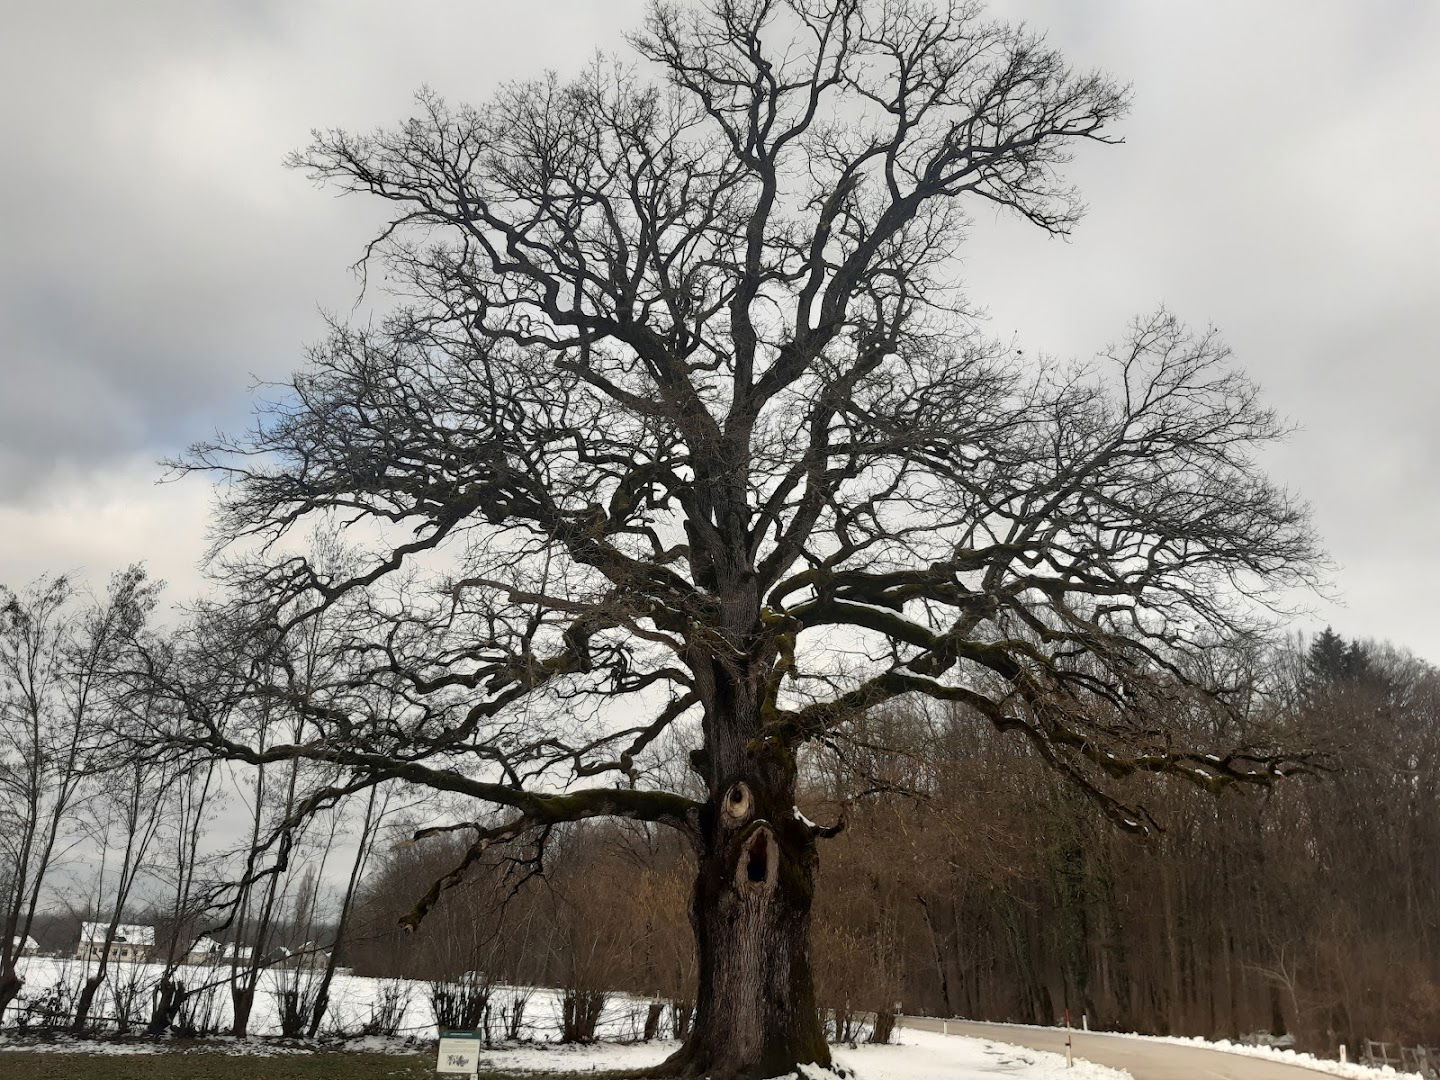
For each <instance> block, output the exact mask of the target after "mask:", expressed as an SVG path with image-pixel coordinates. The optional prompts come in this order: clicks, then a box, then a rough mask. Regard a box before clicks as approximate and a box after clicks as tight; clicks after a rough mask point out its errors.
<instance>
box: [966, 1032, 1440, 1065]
mask: <svg viewBox="0 0 1440 1080" xmlns="http://www.w3.org/2000/svg"><path fill="white" fill-rule="evenodd" d="M978 1022H979V1023H984V1024H987V1025H989V1026H991V1027H1013V1028H1037V1027H1039V1025H1035V1024H1006V1023H1002V1022H1000V1021H996V1020H984V1021H978ZM1039 1029H1040V1030H1044V1031H1049V1030H1053V1029H1051V1028H1044V1027H1040V1028H1039ZM1086 1034H1089V1035H1105V1036H1108V1037H1110V1038H1114V1039H1145V1040H1147V1041H1149V1042H1161V1043H1174V1044H1175V1045H1177V1046H1199V1047H1203V1048H1205V1049H1206V1050H1223V1051H1225V1052H1226V1053H1227V1054H1241V1055H1243V1056H1245V1057H1257V1058H1266V1059H1268V1060H1270V1061H1278V1062H1282V1063H1283V1064H1286V1065H1299V1066H1302V1067H1303V1068H1306V1069H1314V1070H1315V1071H1316V1072H1322V1073H1328V1074H1329V1075H1331V1076H1341V1077H1344V1078H1345V1080H1424V1078H1423V1077H1422V1076H1421V1075H1420V1074H1419V1073H1412V1072H1399V1071H1397V1070H1395V1069H1393V1068H1391V1067H1390V1066H1389V1065H1382V1066H1380V1067H1378V1068H1376V1067H1374V1066H1370V1065H1357V1064H1356V1063H1355V1062H1345V1061H1334V1060H1332V1059H1330V1058H1322V1057H1316V1056H1315V1055H1314V1054H1304V1053H1301V1052H1299V1051H1297V1050H1287V1049H1282V1048H1280V1047H1275V1046H1252V1045H1250V1044H1248V1043H1237V1042H1231V1041H1230V1040H1229V1039H1205V1038H1201V1037H1200V1036H1199V1035H1142V1034H1140V1033H1139V1032H1136V1031H1090V1032H1086Z"/></svg>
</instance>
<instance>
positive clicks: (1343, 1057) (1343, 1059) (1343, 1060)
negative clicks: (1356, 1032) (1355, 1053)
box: [1340, 1043, 1350, 1065]
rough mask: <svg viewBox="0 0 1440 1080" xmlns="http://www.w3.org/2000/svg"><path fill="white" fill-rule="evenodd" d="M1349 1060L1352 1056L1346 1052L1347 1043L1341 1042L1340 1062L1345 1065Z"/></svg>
mask: <svg viewBox="0 0 1440 1080" xmlns="http://www.w3.org/2000/svg"><path fill="white" fill-rule="evenodd" d="M1349 1060H1350V1057H1349V1055H1348V1054H1346V1052H1345V1044H1344V1043H1341V1044H1340V1064H1342V1065H1344V1064H1345V1063H1346V1062H1348V1061H1349Z"/></svg>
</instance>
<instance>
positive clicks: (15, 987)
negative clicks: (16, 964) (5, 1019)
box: [0, 970, 25, 1016]
mask: <svg viewBox="0 0 1440 1080" xmlns="http://www.w3.org/2000/svg"><path fill="white" fill-rule="evenodd" d="M24 985H25V980H24V979H22V978H20V976H19V975H18V974H16V972H15V971H13V970H11V971H7V972H5V973H4V974H3V975H0V1016H3V1015H5V1010H6V1009H8V1008H9V1007H10V1003H11V1002H12V1001H14V1000H15V999H16V998H17V997H19V996H20V990H21V988H23V987H24Z"/></svg>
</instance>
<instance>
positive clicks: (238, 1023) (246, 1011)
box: [230, 984, 255, 1039]
mask: <svg viewBox="0 0 1440 1080" xmlns="http://www.w3.org/2000/svg"><path fill="white" fill-rule="evenodd" d="M254 1006H255V988H254V987H253V986H240V985H238V984H237V985H234V986H232V987H231V988H230V1008H231V1020H230V1034H231V1035H233V1036H235V1037H236V1038H237V1039H243V1038H245V1036H247V1035H248V1034H250V1010H251V1009H252V1008H254Z"/></svg>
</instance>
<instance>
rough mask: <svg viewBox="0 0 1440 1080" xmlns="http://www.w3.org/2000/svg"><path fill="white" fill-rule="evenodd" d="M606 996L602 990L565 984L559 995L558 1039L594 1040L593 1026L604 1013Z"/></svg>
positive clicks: (572, 1040) (571, 1040)
mask: <svg viewBox="0 0 1440 1080" xmlns="http://www.w3.org/2000/svg"><path fill="white" fill-rule="evenodd" d="M607 1000H608V998H607V996H606V994H605V992H604V991H603V990H584V989H581V988H580V987H578V986H567V987H565V989H564V990H563V991H561V995H560V1041H561V1042H567V1043H588V1042H594V1041H595V1028H596V1026H597V1025H598V1024H599V1023H600V1017H601V1016H602V1015H604V1012H605V1005H606V1002H607Z"/></svg>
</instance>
